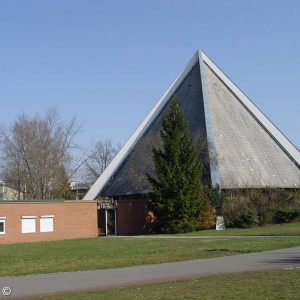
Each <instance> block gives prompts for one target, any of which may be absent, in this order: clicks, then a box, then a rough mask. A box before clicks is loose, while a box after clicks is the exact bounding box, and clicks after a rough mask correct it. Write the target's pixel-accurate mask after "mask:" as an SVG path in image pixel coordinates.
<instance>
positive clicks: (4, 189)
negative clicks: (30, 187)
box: [0, 181, 24, 200]
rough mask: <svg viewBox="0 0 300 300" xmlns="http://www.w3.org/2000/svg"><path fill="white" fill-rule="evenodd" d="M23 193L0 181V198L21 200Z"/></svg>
mask: <svg viewBox="0 0 300 300" xmlns="http://www.w3.org/2000/svg"><path fill="white" fill-rule="evenodd" d="M23 199H24V193H23V192H20V191H17V190H15V189H13V188H11V187H8V186H7V185H6V184H5V182H3V181H0V200H23Z"/></svg>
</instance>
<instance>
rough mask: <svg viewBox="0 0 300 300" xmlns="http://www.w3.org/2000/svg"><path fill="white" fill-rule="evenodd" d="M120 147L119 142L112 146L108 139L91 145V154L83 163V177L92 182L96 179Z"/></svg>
mask: <svg viewBox="0 0 300 300" xmlns="http://www.w3.org/2000/svg"><path fill="white" fill-rule="evenodd" d="M120 148H121V146H120V144H117V146H114V145H113V143H112V141H111V140H110V139H105V140H104V141H101V140H100V141H98V142H96V143H95V144H94V145H92V147H91V154H90V155H89V156H88V159H87V160H86V162H85V163H84V165H85V174H86V175H85V177H86V180H87V181H88V182H89V183H94V182H95V181H96V180H97V179H98V177H99V176H100V175H101V174H102V173H103V171H104V170H105V169H106V167H107V166H108V165H109V163H110V162H111V161H112V160H113V158H114V157H115V156H116V154H117V153H118V152H119V150H120Z"/></svg>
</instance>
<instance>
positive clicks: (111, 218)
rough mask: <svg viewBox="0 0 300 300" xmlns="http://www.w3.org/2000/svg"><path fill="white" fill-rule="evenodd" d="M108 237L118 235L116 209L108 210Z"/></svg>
mask: <svg viewBox="0 0 300 300" xmlns="http://www.w3.org/2000/svg"><path fill="white" fill-rule="evenodd" d="M106 235H116V210H115V209H106Z"/></svg>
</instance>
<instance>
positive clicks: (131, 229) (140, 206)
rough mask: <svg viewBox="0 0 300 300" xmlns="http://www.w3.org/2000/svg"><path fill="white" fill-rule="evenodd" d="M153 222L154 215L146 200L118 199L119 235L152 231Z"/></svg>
mask: <svg viewBox="0 0 300 300" xmlns="http://www.w3.org/2000/svg"><path fill="white" fill-rule="evenodd" d="M153 224H154V217H153V214H152V213H151V212H149V210H148V209H147V207H146V201H145V200H140V199H134V200H131V199H126V200H118V207H117V234H118V235H134V234H147V233H150V232H151V230H152V227H153Z"/></svg>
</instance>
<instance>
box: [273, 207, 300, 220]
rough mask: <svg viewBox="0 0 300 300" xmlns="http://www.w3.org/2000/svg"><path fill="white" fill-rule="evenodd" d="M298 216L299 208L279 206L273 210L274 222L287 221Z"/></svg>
mask: <svg viewBox="0 0 300 300" xmlns="http://www.w3.org/2000/svg"><path fill="white" fill-rule="evenodd" d="M298 217H300V208H279V209H277V210H276V211H275V214H274V220H275V222H276V223H288V222H291V221H293V220H294V219H296V218H298Z"/></svg>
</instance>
